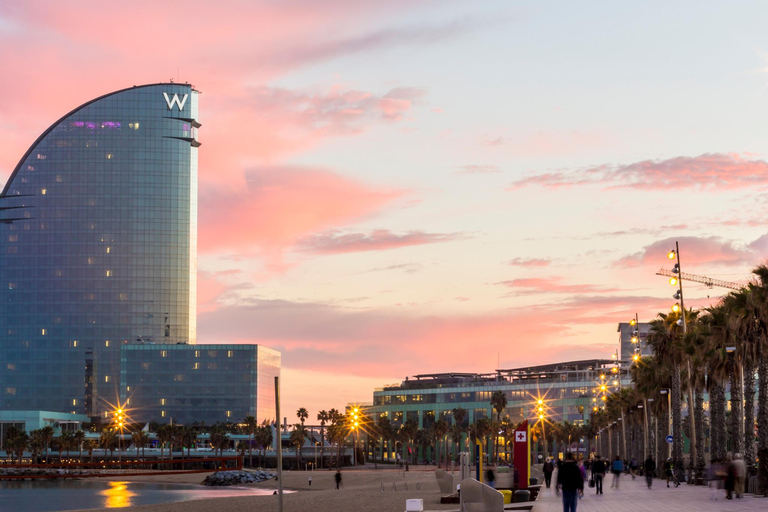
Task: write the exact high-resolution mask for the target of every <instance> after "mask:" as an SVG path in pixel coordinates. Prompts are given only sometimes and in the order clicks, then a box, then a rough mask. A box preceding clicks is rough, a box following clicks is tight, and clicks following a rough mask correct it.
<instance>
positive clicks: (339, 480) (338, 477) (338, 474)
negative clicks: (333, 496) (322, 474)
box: [334, 471, 341, 491]
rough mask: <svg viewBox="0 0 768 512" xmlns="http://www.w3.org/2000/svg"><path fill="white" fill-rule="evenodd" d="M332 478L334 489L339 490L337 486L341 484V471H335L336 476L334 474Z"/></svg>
mask: <svg viewBox="0 0 768 512" xmlns="http://www.w3.org/2000/svg"><path fill="white" fill-rule="evenodd" d="M334 479H335V480H336V490H337V491H338V490H339V486H340V485H341V471H337V472H336V476H334Z"/></svg>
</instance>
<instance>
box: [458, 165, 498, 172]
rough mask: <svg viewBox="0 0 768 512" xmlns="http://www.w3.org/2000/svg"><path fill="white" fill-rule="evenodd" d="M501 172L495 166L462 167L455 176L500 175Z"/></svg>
mask: <svg viewBox="0 0 768 512" xmlns="http://www.w3.org/2000/svg"><path fill="white" fill-rule="evenodd" d="M500 172H501V169H499V168H498V167H497V166H495V165H462V166H461V167H460V168H459V170H458V171H456V172H454V173H453V174H498V173H500Z"/></svg>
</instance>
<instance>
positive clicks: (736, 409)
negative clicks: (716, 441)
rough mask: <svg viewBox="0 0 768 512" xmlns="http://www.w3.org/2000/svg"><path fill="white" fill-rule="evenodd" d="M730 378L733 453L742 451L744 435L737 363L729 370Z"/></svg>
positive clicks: (741, 396) (741, 397)
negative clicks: (742, 431)
mask: <svg viewBox="0 0 768 512" xmlns="http://www.w3.org/2000/svg"><path fill="white" fill-rule="evenodd" d="M730 378H731V386H730V387H731V424H730V434H731V451H732V452H733V453H744V437H742V435H741V427H742V423H741V422H742V418H743V415H742V404H743V402H742V400H743V395H742V388H741V372H740V371H739V367H738V365H734V368H733V369H732V370H731V372H730Z"/></svg>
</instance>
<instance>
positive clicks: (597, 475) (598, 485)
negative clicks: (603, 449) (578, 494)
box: [592, 455, 607, 494]
mask: <svg viewBox="0 0 768 512" xmlns="http://www.w3.org/2000/svg"><path fill="white" fill-rule="evenodd" d="M606 469H607V468H606V467H605V461H604V460H603V459H601V458H600V456H599V455H597V456H595V461H594V462H593V463H592V478H594V479H595V494H603V478H604V477H605V471H606Z"/></svg>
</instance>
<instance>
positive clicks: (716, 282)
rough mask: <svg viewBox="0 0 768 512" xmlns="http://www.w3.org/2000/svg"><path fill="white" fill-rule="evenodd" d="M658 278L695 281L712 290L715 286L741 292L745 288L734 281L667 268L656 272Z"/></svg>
mask: <svg viewBox="0 0 768 512" xmlns="http://www.w3.org/2000/svg"><path fill="white" fill-rule="evenodd" d="M656 275H657V276H666V277H674V278H677V279H684V280H686V281H693V282H694V283H701V284H704V285H706V286H707V288H712V287H713V286H719V287H721V288H730V289H731V290H741V289H742V288H744V285H743V284H740V283H736V282H733V281H722V280H720V279H712V278H711V277H707V276H697V275H695V274H688V273H687V272H672V271H671V270H667V269H665V268H662V269H661V270H659V271H658V272H656Z"/></svg>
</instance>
